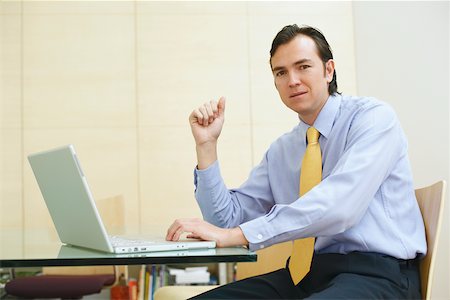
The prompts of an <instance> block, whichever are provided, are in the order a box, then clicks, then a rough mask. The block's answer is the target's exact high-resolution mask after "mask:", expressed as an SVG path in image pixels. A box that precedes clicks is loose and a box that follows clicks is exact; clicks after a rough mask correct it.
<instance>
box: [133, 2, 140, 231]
mask: <svg viewBox="0 0 450 300" xmlns="http://www.w3.org/2000/svg"><path fill="white" fill-rule="evenodd" d="M137 5H138V3H137V0H135V1H134V89H135V91H134V95H135V110H136V172H137V174H136V179H137V183H136V187H137V202H138V204H137V206H138V216H137V218H138V231H139V232H141V229H142V216H141V211H142V203H141V202H142V199H141V168H140V162H141V130H140V114H139V72H138V68H139V56H138V52H139V51H138V20H137V19H138V7H137Z"/></svg>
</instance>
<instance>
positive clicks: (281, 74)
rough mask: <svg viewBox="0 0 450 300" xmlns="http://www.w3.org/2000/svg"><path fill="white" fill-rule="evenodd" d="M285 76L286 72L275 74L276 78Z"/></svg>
mask: <svg viewBox="0 0 450 300" xmlns="http://www.w3.org/2000/svg"><path fill="white" fill-rule="evenodd" d="M284 74H286V72H285V71H279V72H277V73H275V76H277V77H280V76H283V75H284Z"/></svg>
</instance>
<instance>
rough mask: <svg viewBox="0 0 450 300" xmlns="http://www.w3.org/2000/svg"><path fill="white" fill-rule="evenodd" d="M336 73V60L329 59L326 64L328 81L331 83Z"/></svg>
mask: <svg viewBox="0 0 450 300" xmlns="http://www.w3.org/2000/svg"><path fill="white" fill-rule="evenodd" d="M333 74H334V60H332V59H329V60H328V61H327V62H326V64H325V77H326V78H327V82H328V83H330V82H331V81H332V80H333Z"/></svg>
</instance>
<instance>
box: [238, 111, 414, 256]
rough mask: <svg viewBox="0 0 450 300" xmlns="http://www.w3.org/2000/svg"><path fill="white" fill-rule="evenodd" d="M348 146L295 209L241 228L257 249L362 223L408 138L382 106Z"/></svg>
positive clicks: (358, 121) (356, 127)
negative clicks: (328, 171) (331, 168)
mask: <svg viewBox="0 0 450 300" xmlns="http://www.w3.org/2000/svg"><path fill="white" fill-rule="evenodd" d="M342 138H343V139H346V146H345V148H346V149H345V151H344V153H343V155H342V156H341V157H340V159H339V160H338V163H337V164H336V166H335V168H334V169H333V171H332V172H331V173H330V175H329V176H328V177H327V178H324V179H323V180H322V181H321V183H320V184H318V185H317V186H316V187H314V188H313V189H311V190H310V191H309V192H308V193H306V194H305V195H303V196H302V197H301V198H299V199H297V200H296V201H294V202H292V203H291V204H277V205H274V206H273V207H272V209H271V210H270V211H269V213H267V214H265V215H264V216H261V217H257V218H255V219H253V220H251V221H248V222H245V223H242V224H241V225H240V227H241V229H242V231H243V233H244V235H245V237H246V238H247V240H248V241H249V243H250V249H252V250H256V249H260V248H264V247H267V246H270V245H272V244H275V243H280V242H284V241H288V240H294V239H298V238H304V237H311V236H313V237H318V236H330V235H336V234H339V233H341V232H344V231H346V230H348V229H349V228H351V227H352V226H354V225H355V224H357V223H358V222H359V221H360V220H361V218H362V217H363V216H364V214H365V213H366V211H367V208H368V207H369V205H370V203H371V201H372V200H373V199H374V195H375V193H376V192H377V190H378V189H379V188H380V186H381V184H382V182H383V181H384V180H385V179H386V177H387V176H388V175H389V173H390V171H391V170H392V168H393V167H394V166H395V163H396V161H398V159H399V157H400V156H401V155H406V154H405V152H406V139H405V138H404V135H403V132H402V130H401V127H400V124H399V122H398V121H397V117H396V115H395V113H394V112H393V110H392V109H391V108H390V107H388V106H386V105H378V106H375V107H371V108H369V109H366V110H362V111H361V112H359V113H358V114H357V115H356V116H355V117H354V120H353V122H352V123H351V126H350V128H349V129H348V131H347V132H346V134H343V135H342Z"/></svg>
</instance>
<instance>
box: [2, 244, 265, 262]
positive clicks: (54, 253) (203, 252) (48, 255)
mask: <svg viewBox="0 0 450 300" xmlns="http://www.w3.org/2000/svg"><path fill="white" fill-rule="evenodd" d="M4 242H5V241H4V240H3V241H2V245H0V268H17V267H43V266H92V265H141V264H178V263H213V262H254V261H256V259H257V255H256V253H255V252H252V251H249V250H248V249H247V248H244V247H230V248H215V249H195V250H175V251H160V252H140V253H132V254H114V253H105V252H99V251H95V250H90V249H86V248H79V247H75V246H68V245H63V244H61V243H60V242H54V243H41V244H37V243H36V244H34V245H30V244H27V245H22V247H20V249H19V248H18V249H11V247H9V246H8V245H7V244H5V243H4Z"/></svg>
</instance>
